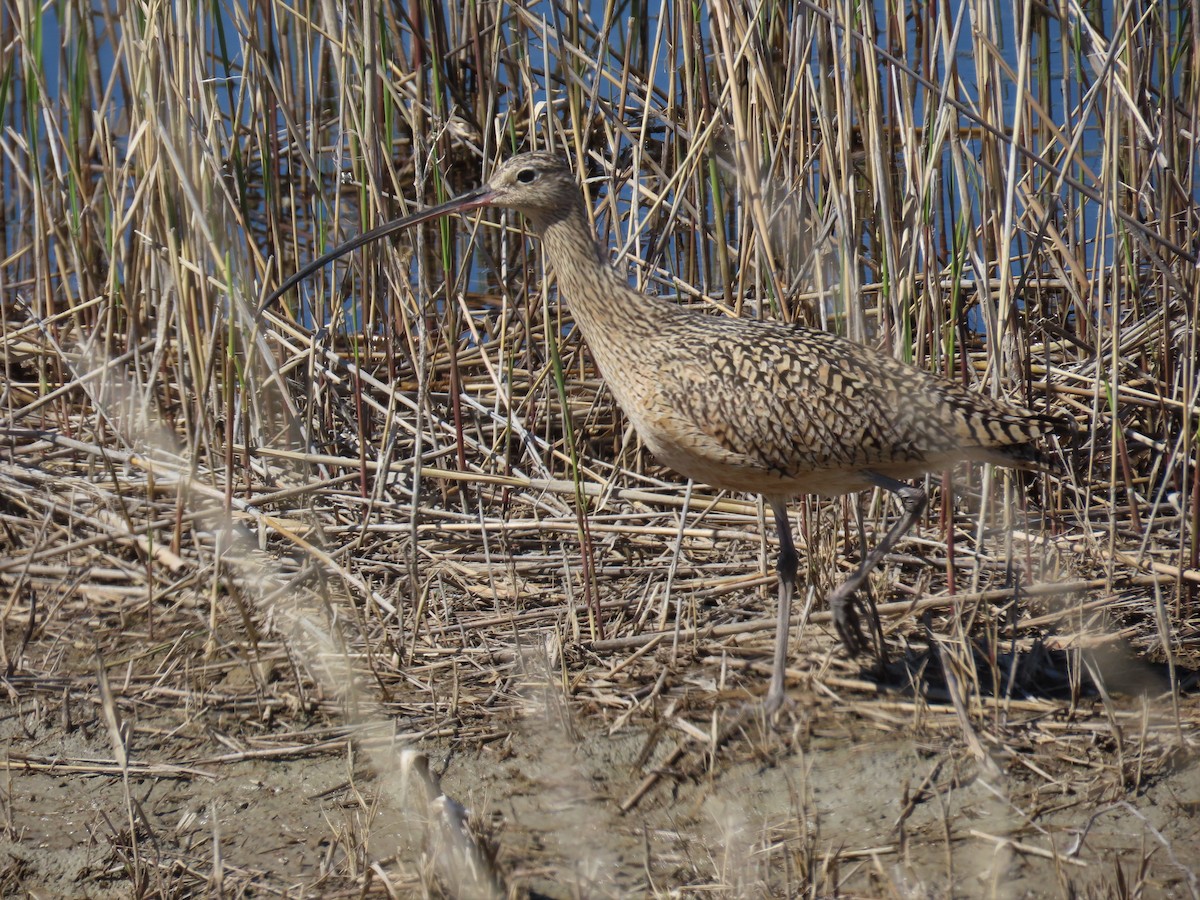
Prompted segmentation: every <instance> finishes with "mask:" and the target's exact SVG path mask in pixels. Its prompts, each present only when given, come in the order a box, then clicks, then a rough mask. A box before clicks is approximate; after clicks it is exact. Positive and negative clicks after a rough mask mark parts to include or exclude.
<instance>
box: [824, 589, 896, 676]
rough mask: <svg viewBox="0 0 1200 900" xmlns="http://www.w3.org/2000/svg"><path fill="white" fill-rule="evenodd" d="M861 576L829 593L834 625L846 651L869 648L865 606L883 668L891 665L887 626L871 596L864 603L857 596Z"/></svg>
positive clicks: (879, 660)
mask: <svg viewBox="0 0 1200 900" xmlns="http://www.w3.org/2000/svg"><path fill="white" fill-rule="evenodd" d="M858 587H859V585H858V579H855V578H850V579H849V580H847V581H845V582H843V583H842V584H840V585H838V586H837V588H836V589H834V591H833V592H832V593H830V595H829V597H828V603H829V612H830V614H831V615H832V616H833V628H834V630H835V631H836V632H837V636H838V639H839V640H840V641H841V642H842V646H844V647H845V648H846V652H847V653H849V654H850V655H851V656H858V655H860V654H861V653H863V652H864V651H865V650H866V649H867V638H866V635H864V634H863V629H862V619H861V618H860V617H859V614H858V613H859V610H860V609H863V608H865V609H866V611H867V614H868V616H869V617H870V619H871V633H872V634H873V635H874V638H875V641H874V643H875V649H876V651H877V652H876V659H877V661H878V663H879V670H880V671H881V672H882V671H883V670H884V668H885V667H886V666H887V661H888V660H887V650H886V648H885V647H884V643H883V626H882V625H880V622H879V611H878V610H877V609H876V608H875V604H874V602H872V601H870V600H868V601H866V603H865V604H864V602H863V601H862V600H860V599H859V598H858V596H857V594H858Z"/></svg>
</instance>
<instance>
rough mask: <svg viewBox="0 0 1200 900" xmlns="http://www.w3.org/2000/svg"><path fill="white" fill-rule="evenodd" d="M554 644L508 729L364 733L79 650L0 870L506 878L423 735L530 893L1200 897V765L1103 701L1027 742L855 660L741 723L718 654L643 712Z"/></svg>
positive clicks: (1127, 705)
mask: <svg viewBox="0 0 1200 900" xmlns="http://www.w3.org/2000/svg"><path fill="white" fill-rule="evenodd" d="M43 649H46V650H48V649H49V648H48V647H46V648H43ZM530 660H532V661H533V663H535V664H527V665H526V666H525V675H524V677H523V679H522V680H521V681H520V683H515V682H514V683H513V685H512V686H511V693H509V694H508V696H506V697H505V698H504V699H503V702H498V703H497V704H496V715H495V718H494V720H493V721H490V722H488V723H487V727H486V728H484V729H482V730H481V729H479V728H470V729H460V728H459V726H458V724H457V723H456V722H455V720H454V719H453V717H447V718H445V719H444V720H443V722H442V723H441V724H440V725H439V726H438V727H437V728H435V729H432V731H433V732H434V733H430V734H429V735H427V736H426V737H424V738H423V739H409V738H406V737H401V738H398V739H397V738H395V737H394V735H398V734H399V735H402V734H403V733H404V732H405V730H406V728H405V723H404V721H403V718H402V717H400V716H397V717H395V718H394V719H392V720H390V721H388V720H386V719H385V718H382V717H376V716H374V714H371V715H369V716H367V717H365V718H364V719H363V725H362V727H360V728H359V729H358V730H355V729H354V728H352V727H350V726H347V725H344V724H340V723H339V722H338V721H337V717H336V716H330V717H328V718H329V721H325V722H324V723H323V724H322V723H321V720H323V719H324V718H325V717H324V716H322V715H320V714H318V713H314V714H312V715H310V716H308V717H307V718H305V717H304V716H298V715H297V713H296V712H295V711H294V710H293V711H291V712H288V713H287V714H281V713H280V712H275V713H272V714H271V715H268V716H265V717H264V715H263V710H264V709H269V708H270V707H269V706H264V705H262V704H261V701H262V699H263V698H262V696H261V688H262V684H261V683H260V682H258V681H256V679H255V678H253V677H251V674H250V673H248V672H246V671H239V670H237V669H230V670H228V671H227V672H226V674H225V677H224V679H223V680H222V681H220V682H219V683H211V684H209V685H208V686H207V690H208V697H209V700H210V701H211V705H209V706H206V705H205V703H203V702H202V698H203V696H204V695H203V692H200V691H198V692H197V693H196V694H195V695H193V696H190V697H186V698H180V700H181V702H180V705H179V706H178V707H175V708H169V707H165V706H157V707H155V706H151V705H144V706H142V707H141V708H139V706H138V704H137V703H128V702H123V701H122V699H121V697H122V685H121V673H122V672H123V671H125V668H128V666H130V665H132V663H129V662H127V663H126V666H125V668H122V667H121V666H119V665H114V664H113V663H112V662H111V661H110V663H109V666H108V672H109V682H110V685H109V687H110V690H111V691H112V692H113V694H114V696H115V697H116V700H115V701H114V703H113V704H111V705H109V704H105V703H104V702H103V698H102V696H101V693H100V691H99V689H98V686H97V683H96V676H95V669H94V666H93V667H91V668H90V669H89V667H88V666H87V665H86V662H85V660H84V659H83V658H82V656H81V658H80V659H79V660H78V661H77V662H76V663H74V665H73V671H75V672H76V674H75V675H73V676H72V675H68V674H64V675H63V677H62V678H61V679H59V680H58V681H57V682H54V683H49V682H46V681H37V680H25V679H22V678H20V677H16V678H14V679H13V680H12V681H11V682H10V687H9V692H8V694H9V703H8V705H7V707H6V710H5V714H4V716H3V721H2V722H0V731H2V734H3V738H4V742H5V747H6V748H7V755H8V769H7V775H6V781H5V784H4V790H3V800H4V802H3V809H2V814H3V826H4V829H3V836H2V838H0V894H2V895H3V896H6V897H7V896H33V897H59V896H63V897H65V896H72V897H75V896H78V897H97V898H100V897H127V896H131V895H141V896H185V895H187V896H194V895H196V894H204V893H212V894H217V893H221V894H223V895H226V896H239V895H244V896H274V895H286V896H290V897H296V896H312V897H315V896H339V895H344V896H350V895H354V896H360V895H362V894H363V892H364V891H365V893H366V894H367V895H370V896H387V895H389V894H390V895H393V896H414V895H420V894H422V893H425V892H427V891H432V893H434V894H435V895H438V894H439V893H441V894H444V895H448V896H469V895H472V894H476V895H481V896H482V895H487V893H488V891H487V890H486V889H485V888H484V887H482V886H481V885H484V883H485V882H484V881H473V880H472V879H471V878H470V877H469V870H470V865H471V864H472V863H471V861H470V859H469V857H470V853H471V852H472V851H471V850H470V846H471V845H460V846H459V850H458V853H459V855H458V856H455V851H454V842H452V841H451V842H447V841H446V839H445V838H446V832H445V831H444V830H443V829H444V827H445V826H444V825H442V824H440V820H439V819H438V818H437V816H436V815H434V816H433V817H432V818H431V817H430V814H429V813H430V810H431V809H436V808H439V807H436V806H434V807H431V806H430V804H429V803H428V802H427V798H426V797H425V794H424V792H423V790H421V789H420V785H421V782H420V779H419V777H418V774H417V772H418V770H413V769H411V768H410V766H409V765H408V764H409V763H410V762H411V760H412V757H411V754H410V755H408V756H406V757H404V759H403V760H402V753H401V751H402V750H403V749H410V750H412V749H415V750H418V751H420V752H421V753H423V754H424V755H425V756H427V758H428V760H429V764H430V766H431V768H432V770H433V773H434V776H435V777H437V776H440V778H441V788H442V790H443V791H444V792H445V793H446V795H448V796H449V797H451V798H453V799H454V800H456V801H458V802H460V803H462V804H464V805H465V806H466V807H467V808H468V809H469V810H470V816H469V825H470V829H471V832H472V833H473V834H474V835H475V836H476V838H475V843H474V845H473V846H475V847H478V848H483V850H482V851H481V852H480V854H479V857H478V858H477V859H475V861H474V864H475V865H477V866H478V865H484V864H485V861H486V858H487V857H488V856H489V855H490V857H492V858H493V864H494V869H493V871H494V873H495V877H496V879H497V881H498V882H499V883H502V884H503V885H504V886H505V887H506V889H507V890H508V891H510V892H511V893H512V894H514V895H517V896H523V895H533V896H538V895H541V896H547V897H563V898H566V897H622V896H644V895H664V896H665V895H668V894H670V895H675V896H693V895H695V896H699V895H704V896H712V895H716V896H729V897H761V896H796V895H807V896H832V895H835V894H838V895H841V896H860V897H877V896H900V897H927V896H937V897H950V896H953V897H1059V896H1063V897H1066V896H1136V895H1140V896H1145V897H1150V896H1164V897H1166V896H1170V897H1187V896H1195V895H1196V890H1197V880H1196V879H1197V871H1198V869H1200V865H1198V864H1200V815H1198V813H1200V765H1198V764H1197V761H1196V759H1195V757H1194V756H1193V755H1189V754H1188V753H1187V752H1185V751H1183V750H1177V751H1174V752H1169V753H1165V754H1159V755H1155V756H1154V757H1153V765H1152V764H1151V763H1152V757H1151V755H1150V754H1147V753H1141V754H1139V753H1138V752H1137V748H1136V746H1135V745H1133V744H1132V743H1131V742H1130V741H1128V740H1127V741H1125V742H1124V743H1121V742H1114V741H1113V740H1112V739H1111V737H1110V729H1109V727H1108V725H1107V724H1106V721H1105V715H1104V713H1103V710H1102V709H1100V706H1099V704H1097V703H1095V702H1092V701H1088V702H1087V703H1085V704H1081V705H1077V707H1076V711H1075V713H1074V715H1073V716H1069V715H1067V714H1066V711H1067V706H1066V705H1061V706H1060V707H1059V708H1058V711H1057V713H1054V714H1050V715H1043V714H1040V713H1037V712H1035V711H1031V710H1028V711H1027V710H1023V709H1021V708H1020V705H1019V704H1018V708H1016V709H1012V710H1010V713H1009V718H1010V719H1011V720H1013V721H1014V722H1016V721H1018V720H1020V722H1021V727H1022V728H1023V729H1024V731H1025V733H1026V734H1027V735H1028V737H1029V739H1028V741H1027V742H1026V743H1025V744H1024V745H1023V746H1013V745H1010V746H1006V747H1005V746H998V745H995V744H994V743H991V742H989V741H988V740H987V738H986V736H985V737H984V738H979V737H978V736H969V735H968V734H967V733H966V732H965V731H964V730H963V729H962V728H961V723H959V722H958V721H956V720H955V719H954V717H953V716H947V715H935V714H932V713H930V712H929V711H928V710H923V709H922V707H921V705H920V704H913V703H911V702H910V701H909V700H907V699H906V698H904V697H903V696H902V695H901V694H900V693H898V692H897V693H895V694H894V695H880V696H874V697H872V698H870V699H868V700H864V699H863V697H862V695H861V692H860V693H859V695H858V697H857V700H856V701H855V702H850V701H849V700H848V699H847V696H848V695H851V694H853V693H854V692H853V691H846V690H839V688H838V687H837V686H836V684H832V683H831V682H836V681H837V679H836V678H832V679H830V681H827V682H825V683H820V682H818V681H811V682H802V683H800V684H799V685H797V686H796V687H795V688H794V689H793V690H792V692H791V696H792V699H793V703H792V705H791V707H790V708H789V709H788V710H786V712H785V714H784V715H783V716H782V717H781V718H780V720H779V721H778V722H776V723H774V724H772V725H770V726H768V725H767V724H766V723H765V722H763V721H762V720H761V717H759V716H756V715H754V714H753V713H750V712H747V713H745V715H744V718H743V721H742V723H741V726H740V727H737V728H731V727H730V723H731V722H733V721H735V720H736V719H737V718H738V717H739V716H742V715H743V710H745V707H744V705H743V701H744V700H745V698H746V697H748V696H749V694H748V693H747V692H746V691H744V690H742V689H740V688H739V689H734V690H726V691H724V692H723V693H722V692H721V691H720V690H719V689H718V690H716V691H715V692H714V689H713V685H712V684H711V683H707V684H706V683H703V679H702V678H697V679H696V680H697V682H698V683H697V684H696V686H694V687H691V688H687V689H686V690H684V691H683V692H682V693H681V692H678V691H673V692H671V694H670V696H669V697H659V698H653V697H651V698H649V700H650V702H649V709H650V712H649V714H647V715H639V716H636V717H630V716H628V715H626V716H624V718H622V713H621V710H620V709H616V708H613V709H605V708H604V707H603V706H602V705H599V704H597V703H595V702H594V701H593V700H591V699H590V695H591V693H592V691H591V690H590V688H592V687H595V684H594V683H590V684H589V683H588V682H587V681H585V682H583V684H582V685H580V684H578V683H577V684H576V690H575V692H574V694H573V695H572V696H571V697H568V696H567V695H566V694H565V692H564V690H563V688H562V681H561V679H557V678H553V677H546V673H547V672H553V671H554V667H553V666H551V665H549V664H548V663H547V661H546V660H545V659H544V658H539V657H538V656H537V655H536V654H535V655H533V656H532V657H526V662H527V663H530ZM539 670H540V671H541V674H540V675H538V674H535V673H538V672H539ZM568 671H569V664H568ZM706 672H707V674H710V675H711V671H709V670H705V669H701V670H699V671H696V672H693V674H694V675H703V674H705V673H706ZM747 684H748V685H751V686H752V685H753V680H752V679H747ZM256 685H257V687H256ZM197 687H198V688H199V687H200V685H198V686H197ZM239 687H240V689H241V694H240V698H241V700H240V703H241V705H240V706H239V703H235V702H232V700H233V698H234V696H235V694H236V693H237V691H238V689H239ZM256 690H258V691H259V692H260V696H259V698H258V701H259V706H258V709H257V711H256V710H255V706H256V701H255V691H256ZM1112 702H1113V703H1114V704H1115V708H1117V709H1124V710H1127V711H1129V712H1130V713H1131V714H1132V715H1134V716H1135V717H1140V718H1141V719H1142V720H1143V723H1144V727H1143V729H1142V732H1141V733H1142V735H1143V744H1144V745H1146V746H1148V745H1149V744H1151V743H1155V742H1159V741H1163V742H1168V743H1169V742H1170V741H1171V740H1172V739H1173V738H1172V737H1171V734H1170V732H1171V730H1172V727H1173V726H1172V721H1173V715H1172V713H1171V710H1170V709H1169V706H1164V705H1162V704H1161V702H1160V701H1154V702H1152V701H1150V700H1143V699H1141V698H1123V697H1117V698H1114V699H1113V701H1112ZM1185 702H1190V703H1193V704H1194V702H1195V701H1194V700H1192V701H1185ZM301 705H302V704H301ZM218 707H219V708H220V710H223V711H219V710H218ZM106 708H108V709H109V710H115V713H112V714H111V715H112V718H113V719H114V720H119V721H114V723H113V724H110V723H109V721H108V719H109V718H110V716H109V715H108V714H106V713H105V709H106ZM239 710H240V711H239ZM256 719H258V720H259V721H258V722H257V723H256V721H255V720H256ZM301 720H304V721H307V722H308V724H309V726H310V727H308V728H306V729H303V730H299V729H297V728H295V726H294V723H295V722H298V721H301ZM289 723H291V724H289ZM114 725H115V727H116V728H118V729H121V730H122V732H123V735H124V737H123V740H124V743H125V745H126V746H127V747H128V748H129V750H128V761H129V770H128V773H127V775H126V776H124V777H123V776H122V773H121V770H120V766H119V765H118V763H117V761H116V759H115V756H116V754H114V749H113V748H114V746H115V744H114V739H113V735H112V729H113V727H114ZM367 726H370V727H367ZM1065 728H1070V729H1072V730H1073V732H1074V733H1079V734H1085V735H1086V734H1087V733H1089V732H1091V733H1092V734H1094V739H1092V740H1083V741H1080V742H1077V743H1076V744H1074V745H1073V746H1075V747H1077V748H1079V750H1078V752H1079V753H1080V755H1079V757H1078V758H1065V757H1064V756H1063V755H1061V754H1059V753H1039V752H1038V746H1039V742H1044V743H1045V744H1047V745H1051V744H1053V745H1055V746H1060V744H1058V743H1057V742H1058V740H1059V737H1058V736H1059V735H1061V733H1062V732H1063V730H1064V729H1065ZM721 730H726V731H727V732H728V733H727V734H725V735H724V736H723V737H724V739H723V742H722V743H721V745H720V746H719V747H718V748H717V749H716V752H715V753H714V752H713V742H712V740H711V736H712V734H713V733H714V732H716V731H721ZM1189 741H1190V742H1191V743H1194V735H1192V736H1190V738H1189V737H1188V736H1183V744H1186V743H1188V742H1189ZM973 743H976V746H977V749H976V750H974V751H973V750H972V744H973ZM980 752H982V753H983V754H984V756H983V757H982V758H983V761H982V762H981V757H980ZM652 773H658V775H659V777H658V778H657V780H655V781H653V783H652V784H650V785H649V787H648V788H647V789H646V790H645V793H644V794H643V795H641V797H640V800H638V801H637V802H636V803H634V802H631V798H634V797H635V794H636V792H637V791H638V790H639V785H643V782H644V781H645V779H646V778H647V776H648V775H650V774H652ZM434 793H436V791H435V792H434ZM431 796H432V794H431ZM622 804H626V805H629V806H630V807H631V808H630V809H629V811H628V812H623V811H622ZM131 836H134V838H133V839H131ZM464 847H466V849H464ZM463 854H466V855H465V856H464V855H463Z"/></svg>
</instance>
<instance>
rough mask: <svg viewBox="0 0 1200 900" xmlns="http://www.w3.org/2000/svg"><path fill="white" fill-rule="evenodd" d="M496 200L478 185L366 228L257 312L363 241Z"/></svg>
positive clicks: (319, 259) (316, 261) (306, 268)
mask: <svg viewBox="0 0 1200 900" xmlns="http://www.w3.org/2000/svg"><path fill="white" fill-rule="evenodd" d="M493 199H494V193H493V191H492V189H491V188H489V187H488V186H487V185H483V186H482V187H477V188H475V189H474V190H472V191H467V192H466V193H465V194H459V195H458V196H457V197H455V198H454V199H453V200H448V201H447V202H445V203H441V204H438V205H437V206H431V207H429V208H428V209H423V210H421V211H420V212H417V213H413V214H412V215H411V216H405V217H404V218H402V219H393V220H392V221H391V222H385V223H384V224H383V225H380V226H378V227H376V228H372V229H371V230H370V231H364V232H363V233H362V234H360V235H359V236H358V237H353V238H351V239H350V240H348V241H346V243H344V244H340V245H339V246H337V247H334V248H333V249H332V250H330V251H329V252H328V253H326V254H323V255H322V256H318V257H317V258H316V259H314V260H313V261H312V262H310V263H309V264H308V265H306V266H304V267H303V268H302V269H300V270H299V271H298V272H296V273H295V274H294V275H292V276H290V277H289V278H288V279H287V280H286V281H285V282H284V283H283V284H281V285H280V286H279V287H278V288H276V289H275V290H274V291H273V292H272V293H271V295H270V296H269V297H267V299H266V300H264V301H263V303H262V306H260V307H259V308H258V314H259V315H260V316H261V315H262V314H263V312H264V311H266V309H267V308H268V307H269V306H270V305H271V304H272V303H274V302H275V301H276V300H278V299H279V298H280V297H282V296H283V295H284V294H286V293H287V292H288V291H290V290H291V289H292V288H294V287H295V286H296V285H298V284H299V283H300V282H301V281H303V280H304V279H305V278H307V277H308V276H309V275H311V274H312V273H313V272H316V271H317V270H318V269H323V268H324V267H325V266H327V265H329V264H330V263H331V262H333V261H334V260H335V259H337V258H338V257H341V256H345V255H346V254H347V253H350V252H352V251H354V250H357V249H358V248H359V247H361V246H363V245H364V244H369V243H371V241H377V240H379V239H380V238H382V237H387V236H388V235H389V234H394V233H395V232H397V231H403V230H404V229H405V228H411V227H412V226H413V225H420V224H421V223H422V222H428V221H429V220H430V219H437V218H440V217H441V216H447V215H450V214H451V213H461V212H469V211H471V210H473V209H480V208H481V207H484V206H490V205H491V203H492V200H493Z"/></svg>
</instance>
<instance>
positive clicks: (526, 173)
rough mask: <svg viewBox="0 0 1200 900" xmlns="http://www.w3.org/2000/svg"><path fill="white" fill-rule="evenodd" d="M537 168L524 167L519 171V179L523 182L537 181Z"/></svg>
mask: <svg viewBox="0 0 1200 900" xmlns="http://www.w3.org/2000/svg"><path fill="white" fill-rule="evenodd" d="M537 177H538V173H537V169H522V170H521V171H520V172H518V173H517V181H519V182H521V184H533V183H534V182H535V181H537Z"/></svg>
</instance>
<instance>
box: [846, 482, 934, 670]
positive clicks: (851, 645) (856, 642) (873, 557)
mask: <svg viewBox="0 0 1200 900" xmlns="http://www.w3.org/2000/svg"><path fill="white" fill-rule="evenodd" d="M864 474H866V476H867V478H868V479H869V480H870V481H871V483H872V484H874V485H875V486H876V487H881V488H883V489H884V490H885V491H890V492H892V493H893V494H895V495H897V496H898V497H899V498H900V502H901V504H903V506H904V515H902V516H901V517H900V518H899V520H898V521H897V522H896V524H895V525H893V526H892V527H891V528H889V529H888V533H887V534H885V535H884V536H883V540H882V541H880V542H879V543H878V544H876V545H875V548H874V549H873V550H871V552H870V553H865V554H864V556H863V560H862V563H861V564H860V565H859V567H858V571H856V572H855V573H854V574H853V575H851V576H850V577H849V578H847V579H846V580H845V581H843V582H842V583H841V584H840V585H838V586H837V588H836V589H834V591H833V592H832V593H831V594H830V595H829V611H830V613H831V614H832V615H833V626H834V628H835V629H836V630H837V633H838V637H839V638H840V639H841V641H842V643H843V644H844V645H845V647H846V649H847V650H848V651H849V652H850V653H851V654H852V655H854V654H858V653H859V652H861V651H862V649H863V647H864V646H865V645H866V639H865V638H864V637H863V633H862V626H861V625H860V624H859V621H858V610H857V608H856V603H855V600H854V595H855V594H856V593H857V592H858V591H859V589H860V588H862V586H863V584H865V583H866V580H867V576H868V575H870V574H871V570H872V569H874V568H875V567H876V566H877V565H879V562H880V560H882V559H883V558H884V557H885V556H887V555H888V554H889V553H891V552H892V548H893V547H894V546H895V545H896V542H897V541H898V540H900V538H901V537H903V536H904V533H905V532H907V531H908V529H910V528H912V526H913V523H914V522H915V521H916V520H917V516H919V515H920V514H921V510H923V509H924V508H925V501H926V500H927V499H928V498H927V496H926V494H925V491H924V490H922V489H921V488H919V487H914V486H913V485H911V484H905V483H904V482H902V481H896V480H895V479H894V478H888V477H887V476H886V475H880V474H879V473H878V472H866V473H864ZM872 612H874V611H873V610H872ZM874 630H875V634H876V640H878V641H879V642H880V643H881V644H882V634H881V629H880V628H879V625H878V620H875V628H874ZM879 652H880V653H881V654H882V653H883V647H882V646H881V647H880V648H879Z"/></svg>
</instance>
